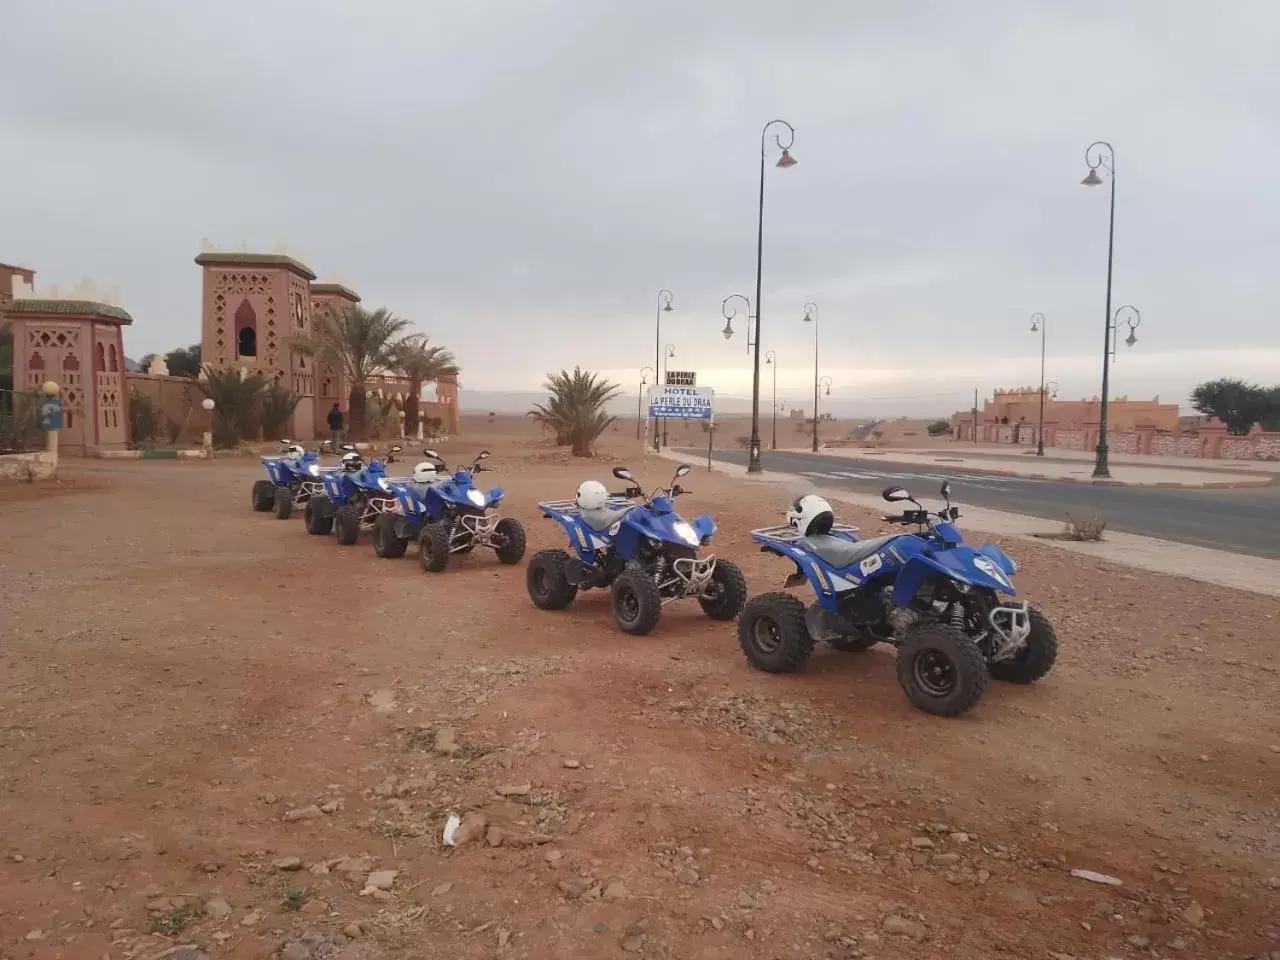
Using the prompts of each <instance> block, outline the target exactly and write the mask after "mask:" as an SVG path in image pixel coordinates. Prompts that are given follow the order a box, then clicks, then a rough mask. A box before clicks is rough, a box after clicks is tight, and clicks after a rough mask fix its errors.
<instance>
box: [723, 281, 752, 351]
mask: <svg viewBox="0 0 1280 960" xmlns="http://www.w3.org/2000/svg"><path fill="white" fill-rule="evenodd" d="M730 300H741V301H742V302H743V303H745V304H746V305H747V353H750V352H751V321H752V320H754V319H755V318H756V315H755V314H754V313H752V312H751V301H750V300H748V299H747V298H746V297H744V296H743V295H742V294H740V293H731V294H729V295H728V296H727V297H725V298H724V299H723V300H721V301H720V316H722V317H724V329H723V330H721V331H720V332H721V333H723V334H724V338H725V339H726V340H732V339H733V333H734V330H733V321H734V319H735V318H736V317H737V316H738V308H737V307H732V308H730V306H729V301H730Z"/></svg>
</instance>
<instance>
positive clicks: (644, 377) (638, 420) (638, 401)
mask: <svg viewBox="0 0 1280 960" xmlns="http://www.w3.org/2000/svg"><path fill="white" fill-rule="evenodd" d="M649 373H653V378H654V379H655V380H657V379H658V375H657V374H656V373H654V371H653V367H641V368H640V396H638V397H636V439H637V440H639V439H640V423H641V421H642V420H643V419H644V418H643V417H641V416H640V409H641V408H640V405H641V404H642V403H643V402H644V388H645V386H646V385H647V384H648V383H649V379H648V377H647V374H649ZM640 449H641V451H643V450H644V446H643V445H641V447H640Z"/></svg>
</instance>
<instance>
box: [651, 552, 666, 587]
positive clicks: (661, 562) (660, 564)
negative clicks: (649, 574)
mask: <svg viewBox="0 0 1280 960" xmlns="http://www.w3.org/2000/svg"><path fill="white" fill-rule="evenodd" d="M666 572H667V558H666V557H664V556H663V555H662V554H658V556H657V557H656V558H655V559H654V561H653V582H654V583H656V584H657V585H658V586H662V576H663V574H665V573H666Z"/></svg>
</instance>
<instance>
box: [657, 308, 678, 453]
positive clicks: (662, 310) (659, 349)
mask: <svg viewBox="0 0 1280 960" xmlns="http://www.w3.org/2000/svg"><path fill="white" fill-rule="evenodd" d="M672 299H673V297H672V294H671V291H670V290H668V289H666V288H665V287H664V288H663V289H661V290H659V291H658V312H657V314H656V316H655V317H654V321H653V370H654V374H653V377H654V379H655V380H656V379H657V378H658V373H657V371H658V368H659V367H660V366H662V315H663V314H664V313H670V312H671V301H672ZM653 449H654V450H655V451H657V449H658V421H657V419H656V418H655V419H654V421H653Z"/></svg>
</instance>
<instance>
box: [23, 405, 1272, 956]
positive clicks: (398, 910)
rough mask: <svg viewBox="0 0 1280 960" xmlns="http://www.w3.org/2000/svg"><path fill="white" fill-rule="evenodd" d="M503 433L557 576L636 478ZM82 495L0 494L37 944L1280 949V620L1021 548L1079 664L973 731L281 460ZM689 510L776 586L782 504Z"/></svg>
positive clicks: (526, 513) (886, 671) (661, 952)
mask: <svg viewBox="0 0 1280 960" xmlns="http://www.w3.org/2000/svg"><path fill="white" fill-rule="evenodd" d="M620 442H621V441H617V442H616V443H615V444H614V453H615V454H620V453H621V449H620V447H619V444H620ZM480 443H484V444H486V445H489V446H490V448H491V450H492V451H493V454H494V456H493V460H492V461H491V462H492V465H493V467H494V470H495V472H494V473H493V474H489V475H486V478H485V479H492V481H493V482H494V483H497V484H501V485H502V486H503V487H504V488H505V489H506V490H507V493H508V500H507V503H506V505H505V512H506V513H507V514H509V515H513V516H516V517H518V518H520V519H521V520H523V521H524V522H525V523H526V526H527V528H528V531H529V540H530V553H532V551H533V550H536V549H539V548H542V547H547V546H560V545H561V539H560V537H559V536H557V532H556V531H557V528H555V527H554V525H553V524H552V523H551V522H550V521H546V520H541V519H539V518H538V516H537V514H536V510H535V508H534V504H535V502H536V501H537V500H538V499H542V498H549V497H564V496H569V495H571V494H572V492H573V490H574V489H575V487H576V485H577V484H578V482H579V481H581V480H582V479H586V478H589V477H596V478H599V479H607V474H608V468H609V467H610V466H611V465H612V464H611V462H610V461H608V460H603V459H602V460H599V461H595V462H567V458H564V457H563V456H561V455H560V454H558V453H556V452H554V451H552V450H551V449H549V448H548V447H546V446H543V445H539V444H536V443H534V442H533V441H532V440H531V439H528V438H526V439H516V438H511V437H508V438H503V437H502V436H501V435H500V431H499V430H498V429H497V428H496V427H495V428H492V429H485V428H483V427H478V428H476V429H473V430H471V431H470V432H468V434H467V435H466V436H464V437H461V438H456V439H455V440H453V441H451V442H449V443H448V444H445V445H443V446H442V452H443V453H445V454H446V456H448V457H449V458H450V459H452V458H453V455H454V454H455V453H456V454H458V455H465V454H468V453H473V452H474V451H475V449H476V447H477V446H478V445H479V444H480ZM632 446H634V443H632ZM630 453H631V451H628V454H630ZM630 465H631V466H632V467H633V468H634V469H635V470H636V471H637V473H639V474H640V475H642V476H643V477H644V478H645V479H646V480H647V481H648V482H649V485H653V484H655V483H657V482H659V481H661V480H664V479H666V478H667V477H669V475H670V468H671V464H670V463H668V462H665V461H659V462H654V461H652V460H651V461H650V463H649V464H648V465H647V466H642V465H640V464H639V463H638V462H637V461H636V460H635V458H634V456H632V458H631V464H630ZM68 475H69V479H68V480H67V481H65V482H64V483H63V484H60V485H59V486H58V487H57V488H53V489H49V488H42V487H34V488H25V489H24V490H22V491H21V492H16V493H15V492H12V491H13V490H15V489H17V488H10V491H9V492H5V493H0V815H2V817H3V819H2V820H0V823H2V824H3V827H2V828H0V957H3V958H13V960H16V958H20V957H21V958H27V957H31V958H54V957H59V958H86V960H98V958H102V957H110V958H124V957H137V958H152V957H166V958H169V960H197V958H202V957H236V958H241V957H272V956H281V957H284V958H286V960H305V958H324V957H340V958H344V960H357V958H361V960H373V958H383V957H387V958H390V957H397V958H399V957H421V958H436V957H449V958H481V957H483V958H543V957H547V958H550V957H557V958H572V957H614V956H616V957H626V956H634V957H640V958H655V960H656V958H708V960H710V958H730V957H733V958H741V957H748V958H787V960H791V958H795V960H801V958H806V960H807V958H846V960H851V958H863V957H865V958H880V960H893V958H937V960H943V958H947V960H951V958H959V960H979V958H1010V960H1013V958H1017V960H1041V958H1052V960H1064V958H1075V960H1107V958H1138V957H1144V958H1153V957H1160V958H1177V957H1188V958H1190V957H1196V958H1200V957H1204V958H1245V957H1255V958H1256V957H1268V956H1270V957H1271V958H1280V856H1278V854H1280V832H1278V831H1277V820H1278V818H1280V711H1278V710H1277V708H1276V703H1277V694H1280V619H1277V614H1278V612H1280V611H1277V609H1276V606H1275V603H1274V601H1272V600H1268V599H1266V598H1263V597H1258V596H1254V595H1250V594H1244V593H1232V592H1230V591H1226V590H1221V589H1216V588H1211V587H1207V586H1203V585H1200V584H1197V583H1194V582H1191V581H1186V580H1177V579H1172V578H1165V577H1160V576H1154V575H1149V574H1145V573H1139V572H1136V571H1132V570H1128V569H1124V568H1120V567H1111V566H1105V565H1100V564H1098V563H1096V562H1094V561H1092V560H1089V559H1087V558H1081V557H1078V556H1073V555H1068V554H1065V553H1063V552H1060V551H1058V550H1056V549H1055V548H1054V547H1052V546H1050V545H1040V544H1024V543H1021V542H1019V543H1016V544H1012V545H1009V546H1010V549H1011V550H1012V552H1013V553H1014V555H1015V556H1016V557H1017V558H1018V560H1019V562H1020V563H1021V565H1022V569H1021V571H1020V574H1019V577H1018V582H1019V585H1020V587H1022V588H1023V590H1024V593H1025V595H1027V596H1028V597H1029V598H1030V599H1031V600H1032V602H1033V603H1035V604H1037V605H1038V606H1040V607H1041V608H1042V609H1043V610H1044V611H1045V612H1046V613H1047V614H1048V615H1049V616H1050V618H1051V619H1052V620H1053V621H1054V622H1055V624H1056V625H1057V629H1058V633H1059V636H1060V638H1061V642H1062V656H1061V659H1060V661H1059V664H1058V666H1057V668H1056V669H1055V670H1054V672H1053V673H1052V674H1051V675H1050V676H1049V677H1048V678H1047V679H1046V680H1045V681H1043V682H1042V683H1041V684H1039V685H1037V686H1035V687H1030V688H1014V687H1009V686H1003V685H993V686H992V689H991V691H990V692H989V694H988V695H987V697H986V699H985V700H984V701H983V702H982V703H981V704H980V705H979V706H978V707H977V708H976V709H975V710H974V711H973V712H972V713H971V714H969V715H967V716H966V717H964V718H961V719H956V720H942V719H937V718H933V717H929V716H926V715H924V714H921V713H919V712H917V711H916V710H914V709H913V708H912V707H911V706H910V705H909V704H908V703H907V701H906V698H905V697H904V695H903V694H902V692H901V690H900V689H899V687H898V685H897V682H896V679H895V677H894V672H893V652H892V650H889V649H875V650H872V651H871V652H869V653H866V654H862V655H855V654H843V653H838V652H836V651H834V650H832V649H821V650H819V651H818V652H817V653H816V654H815V656H814V658H813V660H812V661H811V662H810V665H809V668H808V669H807V670H806V671H805V672H802V673H800V674H797V675H795V676H789V677H778V676H770V675H766V674H762V673H758V672H753V671H752V670H750V669H749V668H748V667H747V665H746V663H745V661H744V660H743V658H742V656H741V654H740V652H739V650H738V647H737V642H736V632H735V629H734V627H733V625H732V624H722V623H715V622H712V621H710V620H708V619H706V618H705V617H704V616H702V615H701V612H700V611H699V610H698V608H697V606H696V604H691V603H681V604H676V605H673V606H670V607H668V608H667V609H666V610H665V611H664V614H663V620H662V623H661V624H660V625H659V627H658V629H657V630H656V631H655V632H654V633H653V634H652V635H650V636H648V637H644V638H631V637H627V636H625V635H623V634H621V633H619V632H618V631H617V630H616V629H615V628H614V627H613V625H612V622H611V620H610V617H609V614H608V604H607V598H606V596H604V595H602V594H600V593H599V592H598V591H593V592H590V593H585V594H583V595H581V596H580V597H579V598H578V600H577V601H576V602H575V604H574V605H573V606H572V607H571V608H570V609H569V610H567V611H565V612H563V613H543V612H541V611H538V610H536V609H535V608H534V607H533V606H532V604H531V603H530V602H529V599H528V597H527V595H526V592H525V586H524V566H523V565H520V566H516V567H503V566H499V565H498V564H497V562H496V560H495V559H494V558H493V556H492V554H491V553H488V552H479V551H478V552H477V553H476V554H473V555H471V556H469V557H467V558H465V559H463V560H461V561H460V562H458V563H457V564H456V566H455V567H452V568H451V569H449V570H448V571H446V572H445V573H443V574H436V575H430V574H426V573H424V572H423V571H422V570H421V568H420V566H419V564H418V562H417V559H416V555H415V550H414V548H411V549H410V553H409V555H408V556H406V557H405V558H404V559H401V560H395V561H392V560H379V559H378V558H376V557H375V556H374V555H373V551H372V548H371V547H370V546H369V544H368V542H367V539H362V541H361V543H360V544H358V545H357V546H355V547H350V548H343V547H339V546H337V545H336V544H335V542H334V540H333V539H332V538H331V537H326V538H319V537H308V536H307V535H306V534H305V532H304V531H303V528H302V522H301V520H299V519H294V520H291V521H286V522H281V521H277V520H275V519H274V518H273V517H272V516H270V515H264V514H255V513H252V512H251V511H250V509H249V487H250V484H251V482H252V481H253V480H254V479H257V478H258V477H259V476H261V468H260V466H259V465H258V463H257V462H256V460H252V459H245V458H236V459H226V460H218V461H215V462H213V463H211V464H209V463H203V462H137V461H135V462H125V463H105V462H94V461H88V462H79V463H77V462H74V461H72V462H71V466H70V469H69V471H68ZM686 483H687V486H688V487H690V488H692V490H693V491H694V493H693V494H692V495H691V496H689V497H688V498H687V499H686V500H682V501H681V506H682V509H683V511H684V512H685V513H687V514H692V513H697V512H700V511H702V510H706V511H709V512H711V513H713V514H714V515H715V516H716V518H717V520H718V522H719V525H720V528H721V534H720V536H719V537H718V539H717V541H716V542H715V544H714V550H715V552H716V553H717V554H721V555H725V556H729V557H732V558H734V559H735V560H737V561H738V562H739V563H740V564H741V565H742V567H743V569H744V571H745V572H746V574H747V577H748V581H749V583H750V586H751V590H752V592H753V593H758V592H762V591H765V590H769V589H776V588H777V587H778V585H779V584H780V582H781V580H782V578H783V577H784V576H785V574H786V573H787V572H788V570H786V569H784V566H785V564H783V563H782V562H781V561H779V560H776V559H770V558H768V557H766V556H764V555H762V554H760V553H759V552H758V551H756V550H755V549H754V548H753V547H752V545H751V543H750V541H749V538H748V537H747V535H746V531H747V530H748V529H749V528H750V527H752V526H759V525H762V524H763V523H767V522H772V521H773V520H774V519H775V518H778V517H779V514H780V512H781V511H782V510H783V509H784V507H785V502H783V498H782V495H781V494H779V493H778V492H777V491H773V490H770V489H768V488H767V487H760V486H751V487H749V486H746V485H745V484H743V483H742V482H741V481H735V480H731V479H728V478H725V477H720V476H709V475H707V474H706V473H705V472H704V471H703V470H701V469H699V470H698V471H697V472H696V473H695V474H694V475H693V476H692V477H691V478H689V480H688V481H687V482H686ZM846 519H850V520H852V521H853V522H855V523H859V524H861V525H862V526H863V529H864V531H865V532H867V533H871V532H873V531H875V530H876V529H877V527H878V524H877V523H876V521H875V518H874V517H871V516H869V515H866V514H860V513H859V512H858V511H853V510H850V511H848V513H847V514H846ZM451 812H456V813H458V814H460V815H466V817H465V821H464V829H465V830H466V831H467V833H469V834H473V835H474V839H471V840H470V841H469V842H466V843H464V844H462V845H460V846H458V847H455V848H452V849H450V848H446V847H444V846H443V844H442V842H441V833H442V829H443V828H444V825H445V821H446V817H447V816H448V814H449V813H451ZM482 820H483V822H481V821H482ZM1073 869H1083V870H1092V871H1096V872H1098V873H1102V874H1107V875H1110V876H1112V877H1114V878H1117V879H1118V880H1119V883H1118V885H1107V884H1100V883H1096V882H1093V881H1091V880H1087V879H1081V878H1078V877H1074V876H1071V875H1070V871H1071V870H1073ZM388 871H391V872H393V873H388ZM1268 951H1271V953H1270V954H1268Z"/></svg>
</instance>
